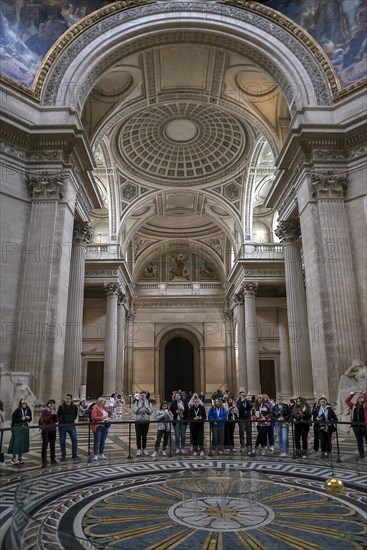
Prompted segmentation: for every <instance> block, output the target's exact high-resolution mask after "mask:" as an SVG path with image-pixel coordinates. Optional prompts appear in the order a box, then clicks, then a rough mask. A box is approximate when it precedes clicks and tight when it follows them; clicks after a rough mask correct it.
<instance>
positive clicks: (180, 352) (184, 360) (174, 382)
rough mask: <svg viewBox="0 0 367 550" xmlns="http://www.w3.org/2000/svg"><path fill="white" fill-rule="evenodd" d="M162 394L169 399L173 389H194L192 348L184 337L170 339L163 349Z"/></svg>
mask: <svg viewBox="0 0 367 550" xmlns="http://www.w3.org/2000/svg"><path fill="white" fill-rule="evenodd" d="M164 380H165V388H164V394H165V398H166V399H167V400H169V401H170V400H171V396H172V391H173V390H179V389H181V390H186V391H187V392H188V391H191V390H194V389H195V388H194V350H193V347H192V344H191V343H190V342H189V341H188V340H185V338H181V337H177V338H173V339H172V340H170V341H169V342H168V343H167V345H166V349H165V351H164Z"/></svg>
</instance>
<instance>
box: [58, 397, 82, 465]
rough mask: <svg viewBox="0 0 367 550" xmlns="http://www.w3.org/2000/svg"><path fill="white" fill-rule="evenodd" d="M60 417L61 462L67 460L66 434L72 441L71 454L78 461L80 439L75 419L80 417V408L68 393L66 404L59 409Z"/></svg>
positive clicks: (65, 399) (65, 398)
mask: <svg viewBox="0 0 367 550" xmlns="http://www.w3.org/2000/svg"><path fill="white" fill-rule="evenodd" d="M57 416H58V417H59V438H60V449H61V462H65V460H66V434H69V436H70V439H71V454H72V458H73V459H74V460H78V458H79V457H78V439H77V435H76V427H75V419H76V417H77V416H78V407H77V406H76V405H75V404H74V403H73V396H72V395H71V393H67V394H66V395H65V397H64V402H63V403H62V405H59V408H58V409H57Z"/></svg>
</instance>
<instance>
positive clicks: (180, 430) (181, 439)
mask: <svg viewBox="0 0 367 550" xmlns="http://www.w3.org/2000/svg"><path fill="white" fill-rule="evenodd" d="M174 429H175V446H176V449H184V448H185V443H186V430H187V424H181V422H176V424H175V427H174Z"/></svg>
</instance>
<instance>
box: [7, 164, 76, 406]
mask: <svg viewBox="0 0 367 550" xmlns="http://www.w3.org/2000/svg"><path fill="white" fill-rule="evenodd" d="M26 184H27V187H28V190H29V193H30V199H31V207H30V218H29V225H28V236H27V241H26V243H25V246H24V247H23V248H22V263H23V274H22V281H21V283H20V297H19V309H18V319H19V322H18V326H17V330H16V343H15V356H14V365H13V370H15V371H24V370H27V371H29V372H30V374H31V378H30V380H31V383H30V385H31V388H32V390H33V392H34V393H35V395H36V396H37V398H38V399H40V400H41V401H45V400H46V399H48V398H49V397H50V396H57V395H59V394H60V391H61V387H62V380H63V362H64V342H65V324H66V312H67V308H66V302H65V296H66V295H67V292H68V281H69V269H70V257H71V255H70V243H71V241H72V232H73V215H72V212H71V210H70V208H69V205H68V204H67V203H66V202H64V200H63V198H64V194H65V189H66V188H67V185H66V184H65V182H64V176H63V174H58V175H55V174H54V175H49V174H47V172H45V173H44V174H42V175H41V176H39V175H38V174H37V175H32V176H29V177H28V178H27V182H26Z"/></svg>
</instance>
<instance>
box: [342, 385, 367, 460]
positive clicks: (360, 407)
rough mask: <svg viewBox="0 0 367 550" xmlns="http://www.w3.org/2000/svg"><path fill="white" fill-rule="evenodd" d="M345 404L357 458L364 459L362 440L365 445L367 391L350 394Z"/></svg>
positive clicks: (366, 438) (366, 436)
mask: <svg viewBox="0 0 367 550" xmlns="http://www.w3.org/2000/svg"><path fill="white" fill-rule="evenodd" d="M345 403H346V405H347V406H348V408H349V410H350V421H351V426H352V429H353V432H354V435H355V438H356V441H357V448H358V454H359V458H364V456H365V455H364V445H363V440H364V442H365V443H366V445H367V391H364V392H351V393H350V395H348V397H347V398H346V400H345Z"/></svg>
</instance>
